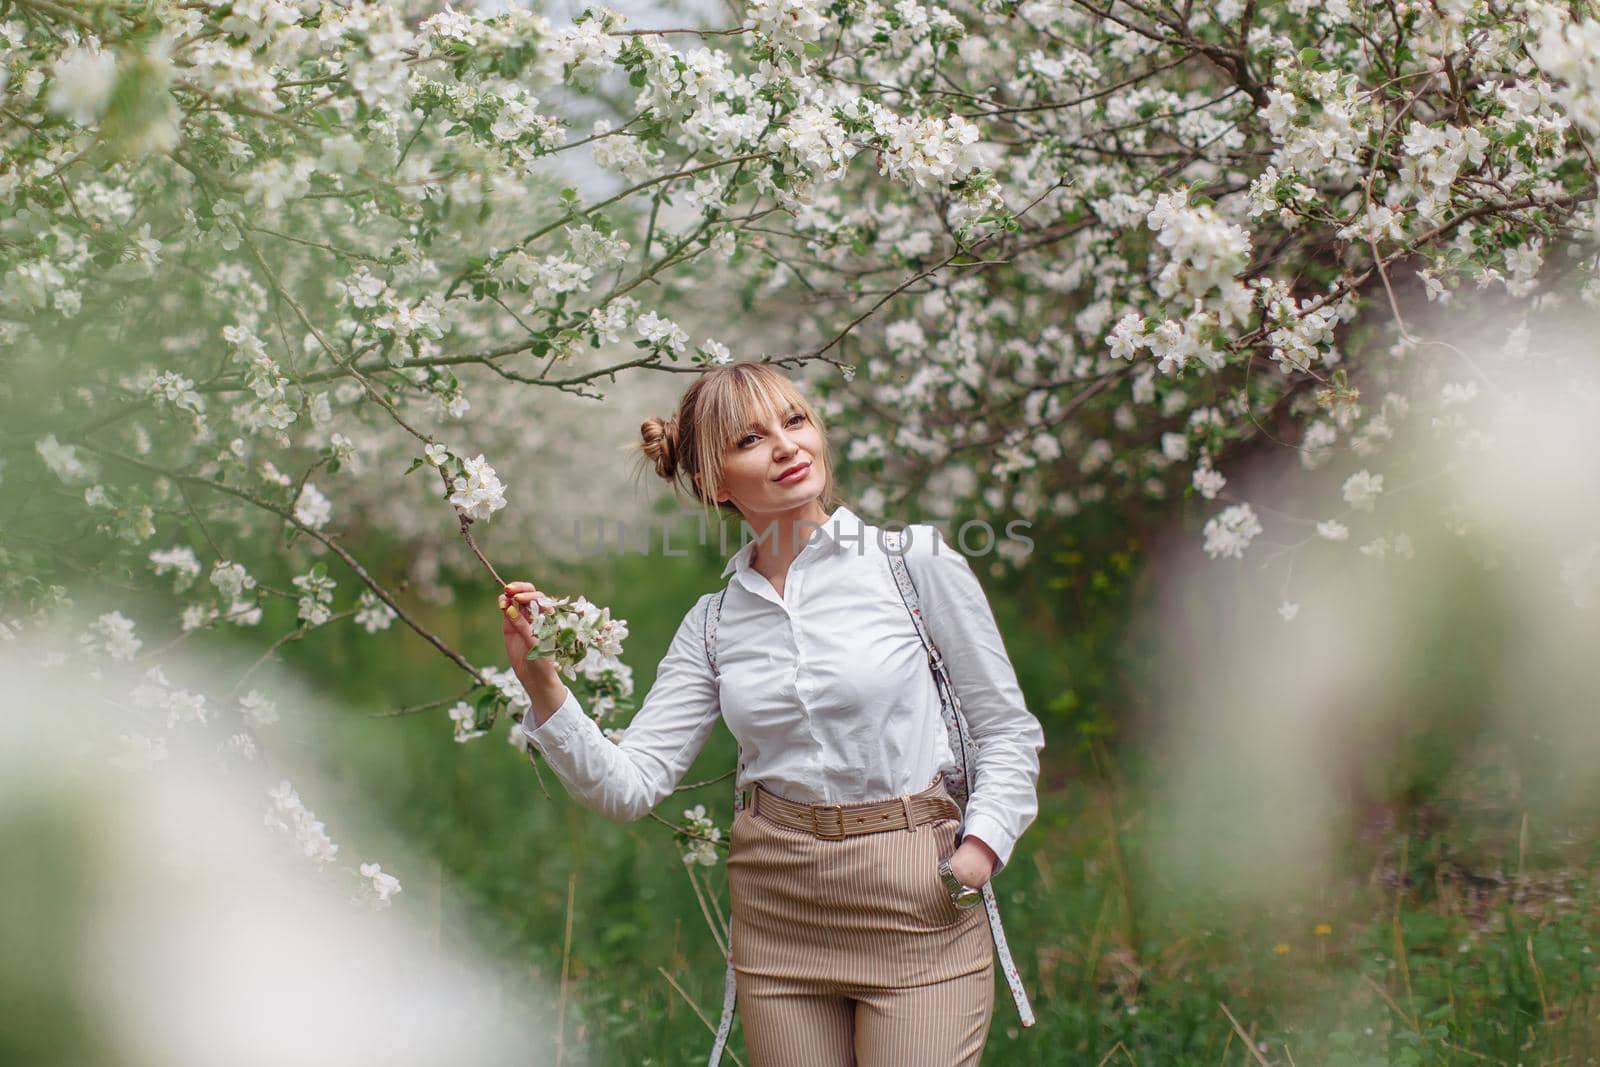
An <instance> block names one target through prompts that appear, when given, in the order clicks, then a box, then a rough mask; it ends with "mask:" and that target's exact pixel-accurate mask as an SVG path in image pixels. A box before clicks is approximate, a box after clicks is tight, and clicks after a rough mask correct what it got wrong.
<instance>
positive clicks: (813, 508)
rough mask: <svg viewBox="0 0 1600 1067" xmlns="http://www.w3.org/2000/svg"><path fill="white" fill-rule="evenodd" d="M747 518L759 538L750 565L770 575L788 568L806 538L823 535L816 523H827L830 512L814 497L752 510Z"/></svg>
mask: <svg viewBox="0 0 1600 1067" xmlns="http://www.w3.org/2000/svg"><path fill="white" fill-rule="evenodd" d="M744 521H745V522H746V523H748V524H749V525H750V529H751V530H753V531H754V532H755V539H756V542H757V544H756V547H755V552H754V554H753V555H752V556H751V557H750V565H751V566H752V567H755V568H756V569H757V570H759V571H760V572H761V573H763V574H766V575H768V576H769V577H770V576H771V575H773V574H781V573H782V572H784V571H786V570H788V569H789V564H791V563H793V562H794V558H795V557H796V556H798V555H799V554H800V550H801V549H802V548H804V547H805V546H806V544H807V542H809V541H810V540H811V538H812V537H815V536H820V535H818V534H817V532H816V531H817V527H819V526H821V527H825V526H826V525H827V521H828V512H827V511H825V510H823V507H822V505H821V503H819V502H818V501H817V500H816V498H812V499H811V500H808V501H806V502H805V503H804V504H801V505H798V506H796V507H793V508H787V509H785V510H783V511H770V512H750V513H748V514H746V515H745V517H744Z"/></svg>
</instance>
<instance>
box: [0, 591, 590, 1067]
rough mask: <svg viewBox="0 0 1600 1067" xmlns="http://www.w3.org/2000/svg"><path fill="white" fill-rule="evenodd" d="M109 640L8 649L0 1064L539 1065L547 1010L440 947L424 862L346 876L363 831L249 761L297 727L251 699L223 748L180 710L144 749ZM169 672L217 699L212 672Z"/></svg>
mask: <svg viewBox="0 0 1600 1067" xmlns="http://www.w3.org/2000/svg"><path fill="white" fill-rule="evenodd" d="M114 622H115V620H111V622H107V621H106V620H105V618H104V617H102V618H101V619H100V620H98V621H97V622H96V623H94V624H92V625H89V626H86V627H84V628H85V629H88V630H91V631H93V630H95V629H96V628H98V629H99V630H100V631H103V632H104V636H105V638H106V642H107V644H108V645H109V647H99V646H91V647H84V648H83V649H81V651H79V652H78V653H77V657H81V662H74V663H70V664H65V665H59V666H51V663H52V661H54V662H56V663H59V659H60V657H59V654H57V655H54V656H52V655H49V654H47V653H46V651H45V647H46V646H44V645H42V644H40V641H41V640H43V639H44V638H45V637H46V636H47V635H44V634H42V633H40V632H39V631H37V630H33V629H31V628H24V629H22V630H21V631H20V632H17V631H16V630H15V629H14V628H10V627H8V628H7V636H4V637H3V639H0V677H3V678H4V679H5V685H4V687H3V691H0V849H3V850H4V855H5V861H4V862H3V863H0V898H3V899H4V900H5V907H4V908H3V909H0V989H6V990H8V991H15V992H16V994H17V996H18V997H19V998H21V999H20V1001H19V1002H16V1003H12V1004H9V1005H8V1007H7V1009H6V1010H5V1011H4V1012H0V1048H5V1049H7V1050H8V1051H10V1052H14V1053H16V1054H17V1056H18V1059H17V1061H16V1062H32V1063H44V1062H61V1063H65V1062H82V1063H107V1064H110V1063H122V1064H161V1065H162V1067H218V1065H221V1064H227V1065H228V1067H255V1065H260V1067H296V1065H311V1064H315V1065H324V1064H325V1065H327V1067H348V1065H351V1064H361V1063H383V1064H385V1065H387V1067H397V1065H401V1064H414V1065H417V1067H436V1065H439V1064H446V1063H472V1064H506V1065H510V1064H519V1065H520V1064H526V1063H529V1062H534V1060H531V1059H530V1050H531V1049H543V1048H549V1047H552V1045H553V1043H552V1040H551V1038H550V1037H549V1036H548V1035H546V1034H542V1033H531V1032H529V1030H528V1028H527V1027H526V1026H523V1025H520V1024H521V1023H522V1022H523V1021H524V1020H525V1018H526V1012H527V1011H528V1010H530V1009H532V1008H534V1007H538V1006H553V1005H554V1004H555V997H554V995H553V994H549V995H547V994H546V992H545V991H544V990H542V989H538V988H534V987H532V986H531V985H530V984H529V983H530V979H529V977H528V975H527V972H526V967H525V965H518V966H515V967H512V966H509V965H507V966H505V969H504V970H501V969H500V967H499V965H497V964H496V963H495V962H494V961H492V960H487V959H480V958H475V957H473V956H471V955H470V954H468V953H467V952H465V951H464V950H462V949H460V948H457V947H455V946H454V945H453V944H452V943H451V940H450V939H449V938H446V939H445V941H444V943H443V944H441V943H440V942H439V939H438V933H439V931H438V929H437V927H436V926H435V923H437V922H438V921H440V916H439V915H438V913H437V912H436V910H435V908H436V901H437V898H436V893H437V892H438V891H439V890H438V886H437V883H436V874H435V867H434V865H433V863H432V861H431V860H427V861H424V860H422V859H420V858H417V857H409V856H405V855H396V854H394V853H395V849H394V846H393V845H392V844H388V843H386V844H384V845H383V846H382V853H383V854H382V857H381V858H382V863H381V864H380V863H378V862H373V861H367V862H361V861H362V860H364V859H365V858H366V857H365V856H364V855H363V852H364V849H363V848H362V846H361V844H360V842H359V841H358V838H359V837H360V836H361V830H362V827H363V826H364V825H366V826H370V825H372V823H373V822H374V821H375V820H373V819H371V817H370V816H366V817H363V816H360V815H358V814H356V813H354V812H352V811H351V810H350V805H349V804H348V803H343V804H341V802H340V798H339V795H338V793H337V792H336V790H335V788H334V787H333V786H332V785H331V784H330V783H328V782H324V781H319V780H318V778H317V776H315V775H314V774H312V773H311V772H310V771H309V770H308V769H307V768H306V767H303V766H299V765H294V766H290V765H289V764H288V763H287V762H285V761H284V760H283V757H282V755H281V754H277V753H272V752H271V751H270V748H271V745H270V742H271V741H272V740H273V739H274V738H275V737H276V736H277V735H276V734H275V733H272V732H268V733H266V734H264V735H263V737H262V738H261V741H262V744H261V745H260V746H259V748H258V746H257V744H256V739H255V738H253V736H252V732H251V731H253V730H254V729H255V728H256V727H258V726H260V725H261V724H263V723H266V722H278V721H279V719H280V711H281V712H283V713H284V715H283V720H284V725H283V726H274V727H272V728H271V730H272V731H277V730H283V729H290V730H302V729H304V727H305V725H306V724H305V723H304V722H303V721H300V720H299V717H298V715H297V716H296V717H295V718H294V719H291V718H289V717H288V714H287V713H288V712H290V711H293V710H296V709H293V708H289V707H284V708H281V709H280V708H274V707H272V706H271V705H270V704H266V703H263V698H262V697H261V695H260V693H259V692H257V691H255V690H248V691H247V692H246V693H244V694H243V695H241V696H239V697H236V698H235V699H236V700H237V701H238V704H239V706H240V708H241V711H240V712H239V713H238V714H236V715H235V716H234V719H236V720H237V721H236V722H230V724H229V725H228V726H227V727H226V728H225V729H223V730H221V731H218V730H217V729H215V728H214V727H215V716H217V715H218V714H219V713H220V712H221V709H220V708H218V707H211V708H210V709H209V715H210V716H212V717H213V718H212V720H211V723H210V725H209V726H208V723H207V721H206V720H204V719H202V718H200V717H199V716H197V715H191V714H188V713H187V712H186V711H184V710H183V709H179V708H174V710H173V711H172V713H171V714H170V715H169V716H168V717H167V721H166V723H165V724H164V725H163V724H162V723H159V722H158V723H156V724H155V727H154V736H146V733H141V732H139V730H138V729H136V728H134V727H135V724H136V723H138V719H137V717H136V715H135V709H134V708H133V707H132V704H131V700H132V694H133V689H134V688H135V687H136V684H135V683H134V682H133V681H131V679H136V678H137V677H138V665H137V664H124V663H119V662H117V657H118V656H119V655H120V651H121V650H125V648H126V644H127V643H126V638H125V637H124V636H123V635H122V634H121V631H119V630H118V628H117V627H116V626H114V625H112V623H114ZM60 642H61V639H60V638H59V637H57V638H55V643H56V646H57V647H58V646H59V644H60ZM164 663H165V664H166V669H167V670H168V671H169V672H171V674H172V677H174V678H179V679H181V680H182V681H184V682H185V683H186V684H188V685H192V686H194V687H195V689H196V691H200V690H203V691H207V692H212V693H220V692H226V691H227V686H226V684H222V683H219V679H220V678H221V677H222V675H221V674H216V675H215V677H208V673H211V672H215V671H217V670H219V668H218V667H217V666H216V665H215V664H214V663H210V664H208V663H205V662H200V663H196V662H195V661H194V659H192V658H191V659H190V660H189V661H188V662H185V661H184V660H183V659H182V658H181V657H180V658H179V659H177V660H176V661H174V660H173V659H171V658H168V659H166V660H164ZM124 672H126V676H124ZM93 675H102V677H99V678H96V677H93ZM213 683H218V684H213ZM286 688H288V687H285V686H274V691H275V692H278V693H280V694H282V693H283V691H284V689H286ZM185 692H186V691H185ZM290 692H292V689H291V690H290ZM195 700H196V701H198V697H196V698H195ZM191 703H194V701H191ZM305 703H310V701H309V700H308V701H305ZM197 706H198V705H197ZM308 714H320V715H327V714H330V712H329V710H328V709H326V708H324V709H318V710H316V711H315V712H308ZM145 729H146V732H149V729H150V728H149V727H148V726H146V727H145ZM230 731H235V732H232V733H231V736H230ZM308 732H309V731H308ZM312 736H314V734H312ZM219 738H225V739H224V740H220V741H219ZM273 761H275V762H273ZM291 779H292V784H291ZM324 823H326V826H327V827H328V828H331V831H332V835H333V837H335V838H337V839H339V842H340V843H339V844H335V843H334V842H333V841H332V840H330V838H329V834H328V831H327V830H325V828H324ZM341 845H342V846H343V847H342V848H341ZM335 858H337V863H334V862H329V861H331V860H334V859H335ZM358 863H359V867H357V864H358ZM424 875H425V877H423V876H424ZM402 882H406V883H407V884H406V887H405V889H404V890H403V891H402V884H401V883H402ZM411 898H416V899H415V900H414V901H413V900H412V899H411ZM408 903H409V904H410V907H409V908H408V907H407V904H408ZM7 999H8V1000H10V999H11V997H10V995H9V994H8V997H7ZM13 1009H15V1010H13ZM574 1062H577V1061H576V1060H574Z"/></svg>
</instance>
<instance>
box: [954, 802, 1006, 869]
mask: <svg viewBox="0 0 1600 1067" xmlns="http://www.w3.org/2000/svg"><path fill="white" fill-rule="evenodd" d="M968 835H971V836H972V837H976V838H977V839H978V840H979V841H982V842H983V843H984V844H986V845H988V846H989V848H990V849H992V850H993V851H994V854H995V858H996V863H995V865H994V874H991V875H990V876H989V877H990V878H993V877H994V876H995V875H996V874H999V873H1000V872H1001V870H1002V869H1004V868H1005V865H1006V861H1007V860H1009V859H1010V858H1011V848H1012V846H1013V845H1015V844H1016V843H1017V842H1016V839H1015V838H1014V837H1012V836H1011V835H1010V834H1009V833H1007V832H1006V829H1005V827H1003V826H1001V825H1000V823H999V822H998V821H997V820H995V819H994V818H992V817H991V816H988V815H985V814H984V813H983V812H981V811H978V812H973V813H972V814H971V815H969V816H968V817H967V819H966V820H965V821H964V822H963V823H962V824H961V836H962V837H963V838H965V837H967V836H968ZM959 843H960V842H959V841H958V842H957V844H959Z"/></svg>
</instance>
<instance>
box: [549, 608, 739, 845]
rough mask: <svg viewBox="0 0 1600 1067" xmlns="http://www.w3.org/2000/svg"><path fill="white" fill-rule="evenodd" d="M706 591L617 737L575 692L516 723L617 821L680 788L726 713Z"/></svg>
mask: <svg viewBox="0 0 1600 1067" xmlns="http://www.w3.org/2000/svg"><path fill="white" fill-rule="evenodd" d="M707 599H708V598H707V597H701V598H700V599H699V601H697V602H696V603H695V605H694V606H693V607H691V608H690V609H689V612H688V614H686V615H685V616H684V618H683V622H682V623H680V624H679V626H678V632H677V633H676V634H675V635H674V636H673V638H672V643H671V645H670V646H668V648H667V653H666V655H665V656H664V657H663V658H662V660H661V664H660V666H659V667H657V669H656V677H655V681H654V682H653V683H652V684H651V686H650V691H649V692H648V693H647V694H645V698H644V701H643V703H642V704H640V706H639V710H638V711H637V712H635V713H634V716H633V719H632V720H631V721H630V722H629V723H628V725H627V727H626V728H624V730H623V731H622V740H621V742H617V743H614V742H612V741H611V740H610V739H609V738H607V737H606V736H605V734H604V733H603V732H602V731H601V729H600V726H599V724H598V723H596V722H595V721H594V719H592V718H590V717H589V716H588V715H587V714H586V713H585V712H584V710H583V707H582V706H581V705H580V704H579V703H578V700H577V698H576V697H575V696H573V695H572V691H571V690H570V689H569V690H568V691H567V699H566V700H564V701H563V702H562V704H561V706H560V707H559V708H557V709H556V710H555V713H554V714H552V715H551V716H550V717H549V718H548V719H546V720H545V721H544V722H542V723H540V724H539V725H538V726H535V727H531V728H530V726H529V724H530V723H531V722H532V721H533V717H532V713H531V712H530V713H529V714H528V715H526V716H524V717H523V720H522V723H521V724H520V725H519V726H518V727H517V728H518V729H520V730H522V732H523V733H524V734H525V735H526V736H527V738H528V739H529V741H530V742H532V744H533V745H534V747H535V748H537V749H538V750H539V751H540V752H541V753H543V754H544V758H545V762H547V763H549V764H550V767H551V769H552V770H554V771H555V772H556V776H557V777H559V778H560V779H561V784H562V785H563V786H565V787H566V790H567V792H568V793H569V794H570V795H571V796H572V798H573V799H574V800H576V801H577V802H578V803H579V804H582V805H583V806H584V807H586V808H589V809H591V810H593V811H597V812H599V813H600V814H602V815H605V816H606V817H608V818H611V819H616V820H619V821H632V820H634V819H642V818H644V817H645V816H646V815H648V814H649V813H650V811H651V810H652V809H654V808H655V806H656V805H657V804H659V803H660V802H661V801H662V800H663V799H664V798H665V797H666V796H667V795H669V794H670V793H671V792H672V791H673V790H674V789H676V788H677V787H678V783H679V782H680V781H682V780H683V776H684V774H685V773H686V772H687V771H688V770H689V767H690V766H691V765H692V764H693V763H694V760H695V757H696V756H698V755H699V754H700V749H701V748H702V747H704V745H705V743H706V738H708V737H710V736H711V730H712V727H714V726H715V725H716V723H717V719H718V718H719V717H720V715H721V703H720V700H719V698H718V691H717V681H716V678H715V677H714V676H713V675H712V673H711V665H710V664H709V663H708V662H706V650H705V642H704V640H703V637H702V629H701V627H702V626H703V624H704V620H705V611H706V601H707Z"/></svg>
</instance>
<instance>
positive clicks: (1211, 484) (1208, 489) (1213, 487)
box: [1193, 463, 1228, 500]
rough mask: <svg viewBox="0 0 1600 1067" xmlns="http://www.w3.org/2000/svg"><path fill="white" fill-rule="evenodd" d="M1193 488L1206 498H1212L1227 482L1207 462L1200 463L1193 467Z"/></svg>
mask: <svg viewBox="0 0 1600 1067" xmlns="http://www.w3.org/2000/svg"><path fill="white" fill-rule="evenodd" d="M1193 480H1194V487H1195V490H1196V491H1197V492H1198V493H1199V494H1200V495H1201V496H1203V497H1205V498H1206V499H1207V500H1212V499H1214V498H1215V497H1216V495H1217V494H1218V493H1220V492H1221V491H1222V487H1223V486H1224V485H1227V484H1228V479H1226V478H1224V477H1223V476H1222V475H1221V473H1219V472H1218V471H1216V470H1214V469H1213V468H1212V467H1211V466H1210V465H1209V464H1208V463H1202V464H1200V465H1199V466H1198V467H1196V468H1195V469H1194V479H1193Z"/></svg>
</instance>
